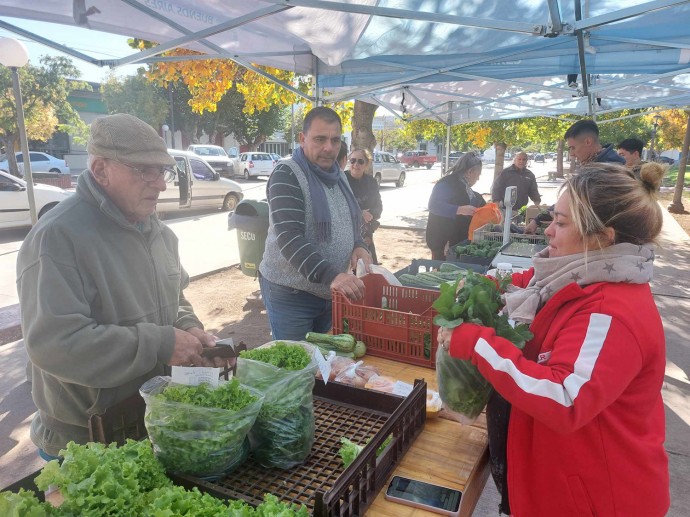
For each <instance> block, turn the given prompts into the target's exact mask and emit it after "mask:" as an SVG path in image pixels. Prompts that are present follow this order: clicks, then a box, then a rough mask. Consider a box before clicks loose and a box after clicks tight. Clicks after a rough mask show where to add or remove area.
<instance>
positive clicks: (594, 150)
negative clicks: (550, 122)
mask: <svg viewBox="0 0 690 517" xmlns="http://www.w3.org/2000/svg"><path fill="white" fill-rule="evenodd" d="M563 138H564V139H565V142H566V144H567V146H568V152H569V153H570V156H571V157H575V158H577V161H578V162H579V163H580V166H584V165H587V164H589V163H592V162H609V163H625V159H624V158H623V157H621V156H619V155H618V153H617V152H616V151H614V149H613V146H612V145H607V146H606V147H604V146H602V145H601V143H600V142H599V126H597V123H596V122H594V121H593V120H578V121H577V122H575V123H574V124H573V125H571V126H570V127H569V128H568V129H567V131H566V132H565V134H564V135H563Z"/></svg>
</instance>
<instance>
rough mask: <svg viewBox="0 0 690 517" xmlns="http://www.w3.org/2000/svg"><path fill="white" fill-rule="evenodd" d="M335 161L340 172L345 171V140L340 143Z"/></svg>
mask: <svg viewBox="0 0 690 517" xmlns="http://www.w3.org/2000/svg"><path fill="white" fill-rule="evenodd" d="M335 161H336V163H337V164H338V166H339V167H340V170H341V171H346V170H347V142H346V141H345V140H341V141H340V151H338V157H337V158H336V159H335Z"/></svg>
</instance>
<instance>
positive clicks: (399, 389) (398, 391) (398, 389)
mask: <svg viewBox="0 0 690 517" xmlns="http://www.w3.org/2000/svg"><path fill="white" fill-rule="evenodd" d="M413 388H414V386H413V385H412V384H409V383H407V382H403V381H395V384H393V395H400V396H401V397H407V396H408V395H409V394H410V393H412V390H413Z"/></svg>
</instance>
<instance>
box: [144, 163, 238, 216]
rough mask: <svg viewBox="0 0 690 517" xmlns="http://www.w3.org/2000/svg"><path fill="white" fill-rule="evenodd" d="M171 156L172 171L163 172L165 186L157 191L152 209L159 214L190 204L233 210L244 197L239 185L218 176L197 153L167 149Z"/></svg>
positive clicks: (189, 206)
mask: <svg viewBox="0 0 690 517" xmlns="http://www.w3.org/2000/svg"><path fill="white" fill-rule="evenodd" d="M168 154H170V156H172V157H173V158H174V159H175V162H176V167H175V170H174V173H173V174H169V175H166V177H165V183H166V186H167V188H166V190H165V191H163V192H161V193H160V196H159V197H158V205H157V207H156V212H158V213H159V214H163V213H166V212H175V211H177V210H185V209H191V208H194V209H195V208H222V209H223V210H234V209H235V207H236V206H237V204H238V203H239V202H240V201H242V199H243V198H244V193H243V192H242V186H241V185H240V184H239V183H237V182H236V181H233V180H230V179H227V178H221V177H220V174H219V173H218V172H217V171H215V170H214V169H213V167H211V165H210V164H209V163H208V162H207V161H206V160H204V159H203V158H201V157H200V156H198V155H196V154H194V153H192V152H188V151H178V150H177V149H168Z"/></svg>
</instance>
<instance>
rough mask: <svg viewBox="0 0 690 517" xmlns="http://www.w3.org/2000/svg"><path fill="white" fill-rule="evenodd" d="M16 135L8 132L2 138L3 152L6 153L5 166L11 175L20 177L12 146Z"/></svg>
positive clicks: (16, 137)
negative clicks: (3, 143)
mask: <svg viewBox="0 0 690 517" xmlns="http://www.w3.org/2000/svg"><path fill="white" fill-rule="evenodd" d="M17 139H18V136H17V135H14V134H9V135H7V136H6V137H5V138H4V142H5V154H6V155H7V168H8V169H9V171H7V172H9V173H10V174H11V175H12V176H16V177H17V178H21V177H22V175H21V174H20V173H19V165H17V155H16V154H15V150H14V146H15V143H16V142H17Z"/></svg>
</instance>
